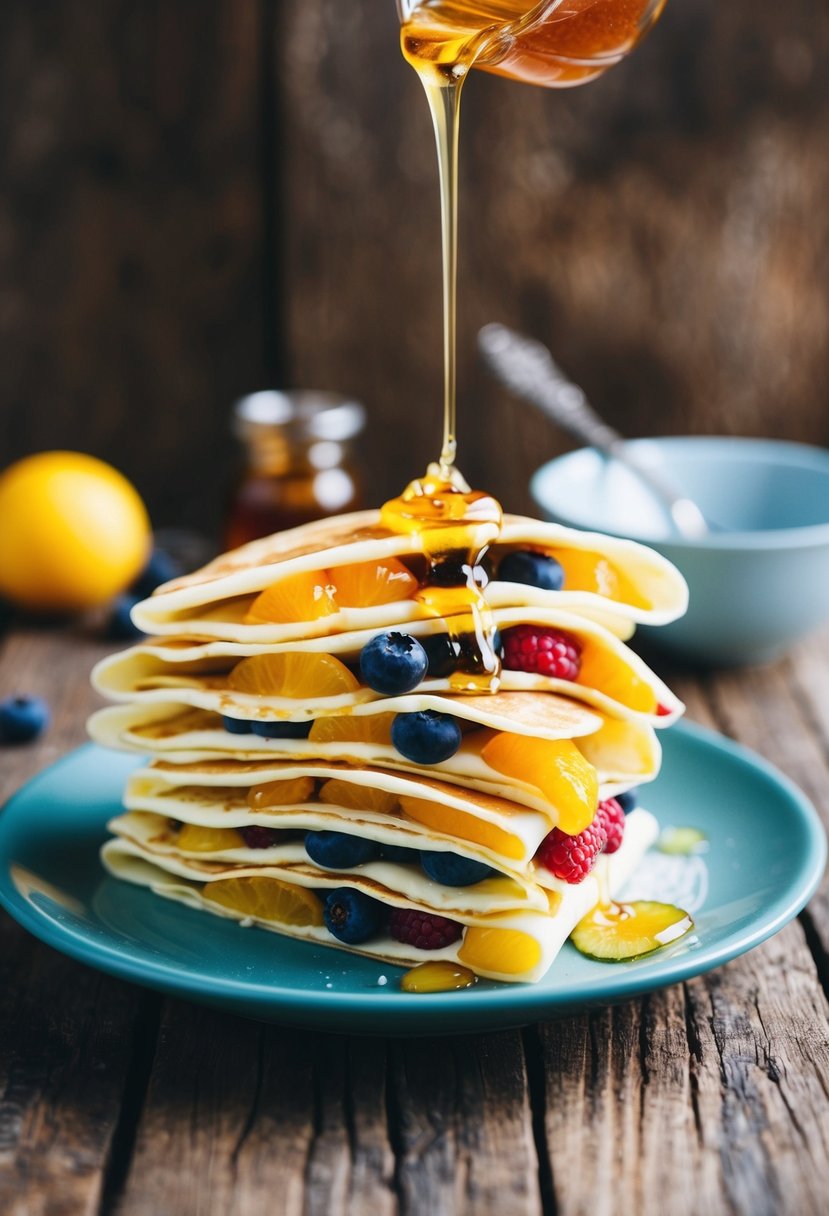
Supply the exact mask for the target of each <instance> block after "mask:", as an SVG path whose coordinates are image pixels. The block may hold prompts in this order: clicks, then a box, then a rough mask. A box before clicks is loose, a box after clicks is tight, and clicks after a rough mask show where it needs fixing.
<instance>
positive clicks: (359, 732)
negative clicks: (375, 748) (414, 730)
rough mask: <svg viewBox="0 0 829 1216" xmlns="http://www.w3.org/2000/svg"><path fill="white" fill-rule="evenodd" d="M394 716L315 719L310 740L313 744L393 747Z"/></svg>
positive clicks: (351, 715)
mask: <svg viewBox="0 0 829 1216" xmlns="http://www.w3.org/2000/svg"><path fill="white" fill-rule="evenodd" d="M393 721H394V714H364V715H361V716H360V717H359V718H357V717H355V716H354V715H353V714H345V715H343V716H341V717H325V718H315V719H314V725H313V726H312V727H311V733H310V735H309V736H308V738H309V739H310V740H311V742H312V743H376V744H378V745H381V746H387V747H391V724H392V722H393Z"/></svg>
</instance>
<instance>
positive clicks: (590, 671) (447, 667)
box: [227, 624, 667, 763]
mask: <svg viewBox="0 0 829 1216" xmlns="http://www.w3.org/2000/svg"><path fill="white" fill-rule="evenodd" d="M496 649H497V653H498V659H499V661H500V662H502V663H503V669H504V670H505V671H521V672H526V673H529V674H533V675H540V676H546V677H549V678H550V679H556V680H564V681H568V682H570V683H574V684H578V685H580V686H581V687H583V688H592V689H595V690H597V691H599V692H602V693H604V694H605V695H606V696H608V697H610V698H611V699H612V700H614V701H618V702H619V703H620V704H621V705H624V706H626V707H627V708H629V709H632V710H635V711H638V712H640V713H647V714H652V713H657V712H667V711H663V710H662V708H661V707H659V706H658V704H657V698H656V695H655V693H654V691H653V689H652V688H651V687H650V685H649V684H648V682H647V680H646V679H643V678H642V677H641V676H640V675H638V674H637V673H636V671H635V670H634V668H633V666H632V664H631V663H630V662H629V661H628V660H627V659H626V657H625V656H624V655H623V654H617V653H616V652H615V651H614V650H612V649H611V648H610V647H609V646H607V645H602V644H601V642H599V641H597V640H596V639H594V638H592V637H590V636H584V637H575V636H574V635H573V634H570V633H568V632H567V631H566V630H561V629H554V628H550V627H548V626H542V625H529V624H528V625H515V626H513V627H511V628H510V629H506V630H504V633H503V636H501V635H498V634H496ZM461 651H462V647H461V646H459V645H458V644H457V642H456V640H455V639H453V638H452V637H450V636H449V635H447V634H437V635H433V636H431V637H428V638H424V640H423V642H421V641H419V640H418V639H417V638H415V637H412V636H411V635H410V634H407V633H402V632H400V631H396V630H392V631H389V632H388V633H377V634H375V635H374V637H372V638H371V639H370V640H369V641H368V642H367V643H366V644H365V646H364V647H363V648H362V650H361V651H360V653H359V655H355V656H351V657H348V659H347V662H344V661H342V660H340V659H338V658H336V657H335V656H334V655H327V654H319V653H316V652H303V651H289V652H283V653H278V654H261V655H253V656H252V657H250V658H247V659H242V660H241V661H240V662H239V663H237V664H236V666H235V667H234V668H233V669H232V670H231V672H230V674H229V675H228V677H227V684H228V687H229V688H230V689H231V690H232V691H234V692H240V693H246V694H248V695H251V696H260V697H280V698H286V699H292V700H302V699H308V698H317V699H319V698H325V697H338V696H344V695H347V694H351V693H355V692H358V691H359V690H360V689H361V688H370V689H371V690H372V691H373V692H376V693H379V694H380V695H382V696H385V697H397V696H404V695H406V694H407V693H411V692H414V690H415V689H416V688H418V686H419V685H420V684H421V683H422V682H423V681H424V680H426V679H442V680H445V679H450V680H451V678H452V675H453V673H454V672H455V671H456V670H457V669H458V665H459V664H460V663H461V661H462V657H463V656H462V653H461ZM231 729H232V727H231ZM239 733H242V728H241V727H240V728H239ZM423 763H436V762H435V761H424V762H423Z"/></svg>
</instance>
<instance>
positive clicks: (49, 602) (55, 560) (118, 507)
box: [0, 452, 150, 612]
mask: <svg viewBox="0 0 829 1216" xmlns="http://www.w3.org/2000/svg"><path fill="white" fill-rule="evenodd" d="M149 553H150V521H149V519H148V518H147V512H146V510H145V508H144V504H143V503H142V501H141V499H140V498H139V496H138V493H137V491H136V490H135V489H134V488H133V486H131V485H130V483H129V482H128V481H127V479H126V478H125V477H124V476H122V474H121V473H119V472H118V471H117V469H114V468H112V466H111V465H108V464H105V463H104V462H103V461H102V460H96V459H95V457H94V456H85V455H83V454H82V453H80V452H40V453H39V454H38V455H36V456H27V457H26V458H25V459H23V460H19V461H18V462H17V463H16V464H13V465H10V466H9V468H7V469H6V470H5V472H4V473H2V474H0V595H2V596H5V597H6V598H7V599H9V600H11V601H12V602H13V603H15V604H18V605H19V606H20V607H22V608H27V609H30V610H33V611H43V612H74V611H80V610H82V609H85V608H94V607H95V606H96V605H98V604H103V603H104V602H105V601H106V600H108V599H109V598H110V597H111V596H113V595H115V594H116V593H117V592H119V591H123V590H124V588H125V587H127V586H129V584H130V583H131V582H132V580H133V579H134V578H135V576H136V575H137V574H139V573H140V571H141V569H142V567H143V566H144V564H145V562H146V560H147V558H148V557H149Z"/></svg>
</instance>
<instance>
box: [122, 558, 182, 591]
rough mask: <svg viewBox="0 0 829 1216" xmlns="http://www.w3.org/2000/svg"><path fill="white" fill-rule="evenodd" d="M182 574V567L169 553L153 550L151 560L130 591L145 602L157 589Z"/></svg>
mask: <svg viewBox="0 0 829 1216" xmlns="http://www.w3.org/2000/svg"><path fill="white" fill-rule="evenodd" d="M181 572H182V570H181V566H180V565H179V563H178V562H177V561H176V560H175V558H173V557H171V556H170V554H169V553H167V552H165V550H164V549H153V551H152V554H151V555H150V560H149V561H148V562H147V564H146V566H145V567H144V569H143V570H142V571H141V573H140V574H139V576H138V578H137V579H136V580H135V582H134V583H133V584H132V586H131V587H130V591H131V592H132V594H133V595H134V596H135V598H136V599H137V600H145V599H146V598H147V596H148V595H152V593H153V592H154V591H155V589H156V587H160V586H161V584H162V583H169V582H170V580H171V579H174V578H178V576H179V575H180V574H181Z"/></svg>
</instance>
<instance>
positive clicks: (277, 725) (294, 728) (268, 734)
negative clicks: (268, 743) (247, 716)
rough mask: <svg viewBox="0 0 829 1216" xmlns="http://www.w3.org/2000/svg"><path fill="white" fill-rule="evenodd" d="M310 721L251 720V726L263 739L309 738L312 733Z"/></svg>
mask: <svg viewBox="0 0 829 1216" xmlns="http://www.w3.org/2000/svg"><path fill="white" fill-rule="evenodd" d="M313 725H314V723H313V720H312V721H310V722H251V724H250V728H251V730H252V731H253V733H254V734H255V735H261V737H262V738H263V739H307V738H308V736H309V735H310V733H311V727H312V726H313Z"/></svg>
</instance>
